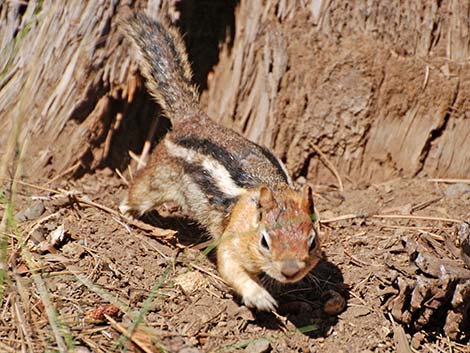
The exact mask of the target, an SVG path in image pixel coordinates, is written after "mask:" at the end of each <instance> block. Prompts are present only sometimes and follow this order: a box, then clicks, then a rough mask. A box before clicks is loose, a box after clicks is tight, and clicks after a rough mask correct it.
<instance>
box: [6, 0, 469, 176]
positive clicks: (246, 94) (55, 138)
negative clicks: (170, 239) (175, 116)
mask: <svg viewBox="0 0 470 353" xmlns="http://www.w3.org/2000/svg"><path fill="white" fill-rule="evenodd" d="M221 4H223V5H221ZM235 5H236V3H235V1H228V0H227V1H225V2H223V3H222V2H221V3H218V5H217V6H215V5H213V4H212V5H211V2H206V1H201V2H195V1H189V0H186V1H178V2H176V3H173V2H171V3H170V2H167V1H162V2H160V1H156V2H151V3H148V4H147V3H146V2H145V1H143V0H142V1H135V2H131V1H114V2H93V1H89V2H86V1H80V2H76V1H66V2H53V1H44V2H38V1H30V2H28V3H27V4H26V5H24V4H20V3H12V2H7V3H3V4H2V5H0V21H1V22H0V25H1V28H2V33H4V35H3V36H2V38H0V46H1V48H2V49H1V56H2V60H0V65H1V67H0V70H1V71H0V72H1V74H0V126H1V131H2V133H1V134H0V147H1V148H2V150H4V151H6V153H5V154H4V157H5V156H10V157H12V156H14V155H15V149H16V148H17V147H11V146H13V144H12V142H11V141H14V140H15V138H16V137H15V136H17V135H18V138H19V141H20V144H19V145H20V146H22V145H23V144H22V142H21V141H29V143H28V146H29V147H28V152H27V153H26V154H25V160H24V165H25V166H26V168H25V173H26V174H27V175H28V176H34V177H41V176H42V177H51V176H53V175H57V174H60V173H62V172H64V171H66V170H68V169H69V168H70V167H71V166H74V165H77V162H80V167H77V168H76V170H74V171H75V172H76V173H78V174H80V173H83V172H86V171H93V170H94V169H96V168H101V167H105V166H110V167H112V168H119V169H121V170H122V169H125V167H126V166H127V164H128V163H129V157H128V151H129V150H131V151H134V152H135V153H139V151H140V149H141V147H142V144H143V142H144V140H145V139H146V138H147V137H148V136H147V131H148V130H149V126H150V123H151V121H152V119H154V118H155V117H157V116H158V115H159V111H158V107H157V106H156V105H155V104H154V103H153V102H152V100H151V99H150V98H149V96H148V95H147V93H146V91H145V88H144V86H143V82H142V79H141V78H140V75H139V74H138V70H137V69H136V64H135V63H134V61H133V56H132V52H130V51H129V47H128V43H127V42H126V41H124V40H123V39H122V35H121V33H120V32H119V30H118V22H117V20H118V18H119V17H120V16H125V14H126V13H127V12H129V11H147V12H148V13H150V14H151V15H153V16H157V14H158V13H160V14H164V15H166V16H168V17H170V19H171V20H172V21H173V22H175V23H176V24H177V25H179V26H180V28H182V29H183V30H184V31H185V32H187V36H186V37H185V38H186V42H187V44H188V49H189V52H190V59H191V61H192V62H193V64H194V69H195V73H196V75H195V77H196V79H197V82H198V84H199V85H200V87H201V88H202V89H204V88H205V87H206V85H207V87H208V89H207V90H205V91H204V92H203V96H202V102H203V104H204V105H205V106H206V108H207V111H208V112H209V114H210V115H211V116H212V117H213V118H214V119H216V120H218V121H220V122H222V123H223V124H225V125H228V126H232V127H234V128H235V129H237V130H239V131H240V132H242V133H243V134H245V135H246V136H247V137H249V138H251V139H252V140H254V141H257V142H259V143H261V144H264V145H266V146H268V147H271V148H273V149H274V150H275V151H276V152H277V153H278V154H279V155H280V156H281V157H282V158H283V159H284V160H285V161H286V163H287V166H288V168H289V170H290V171H291V172H292V173H293V175H294V176H295V177H300V176H303V177H306V178H307V179H315V180H321V182H322V183H323V182H325V183H326V182H329V181H330V179H331V180H333V176H332V175H331V173H330V172H329V171H328V170H327V169H326V168H324V166H323V164H322V162H321V161H320V159H319V158H317V154H316V152H315V149H314V148H313V147H312V144H314V145H315V146H318V147H319V148H320V149H321V150H322V151H323V152H324V153H325V154H326V156H327V157H328V158H329V160H330V161H331V162H332V163H333V164H334V165H335V166H336V168H337V169H338V171H339V173H340V175H341V176H342V177H344V178H346V177H349V178H351V180H366V181H381V180H386V179H390V178H393V177H396V176H403V177H412V176H416V175H418V176H432V177H455V178H466V177H468V175H470V145H469V144H468V143H466V142H467V140H468V138H469V137H470V117H469V116H468V111H470V109H469V108H470V103H469V99H468V97H469V90H470V83H469V82H470V80H469V75H470V74H469V70H468V69H469V64H468V57H469V50H470V49H469V41H470V37H469V26H468V21H469V15H468V14H469V10H470V5H469V4H468V3H466V2H461V1H458V0H444V1H437V0H434V1H431V0H430V1H426V2H421V3H416V2H414V1H405V2H396V3H389V2H387V3H386V2H379V1H377V2H370V1H365V0H362V1H356V2H354V3H344V2H342V1H335V0H330V1H326V0H312V1H310V2H294V1H291V2H288V1H285V0H266V1H263V2H258V1H245V0H242V1H240V2H239V3H238V5H237V6H236V7H235ZM204 6H206V7H205V8H203V7H204ZM207 9H212V10H213V11H212V12H209V13H210V15H207V16H209V18H210V19H211V20H207V18H204V16H206V15H204V14H206V13H208V12H207V11H206V10H207ZM219 48H221V50H220V52H219ZM217 58H218V61H217ZM208 73H209V75H207V74H208ZM206 78H207V79H206ZM159 123H161V124H159V126H158V129H157V131H158V132H157V135H158V136H161V134H163V133H164V132H165V131H166V129H167V128H168V126H167V125H166V124H165V123H164V121H163V120H159ZM12 136H13V137H12ZM158 136H157V138H158ZM157 138H155V137H154V140H155V139H157ZM8 146H10V147H8ZM4 159H5V158H4ZM6 165H7V164H6V163H3V164H2V168H3V169H2V170H3V172H2V174H3V175H4V174H5V173H6Z"/></svg>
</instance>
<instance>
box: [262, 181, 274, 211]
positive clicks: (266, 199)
mask: <svg viewBox="0 0 470 353" xmlns="http://www.w3.org/2000/svg"><path fill="white" fill-rule="evenodd" d="M274 205H275V201H274V196H273V193H272V191H271V190H269V188H267V187H266V186H262V187H261V188H260V189H259V207H260V208H264V209H266V208H273V207H274Z"/></svg>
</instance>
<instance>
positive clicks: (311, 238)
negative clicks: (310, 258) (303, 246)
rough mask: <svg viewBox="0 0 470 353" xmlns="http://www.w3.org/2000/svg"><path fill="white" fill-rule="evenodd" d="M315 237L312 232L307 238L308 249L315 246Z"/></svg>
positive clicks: (312, 248)
mask: <svg viewBox="0 0 470 353" xmlns="http://www.w3.org/2000/svg"><path fill="white" fill-rule="evenodd" d="M315 238H316V237H315V234H313V235H312V236H311V237H310V239H309V240H308V251H313V250H314V249H315V248H316V246H317V242H316V239H315Z"/></svg>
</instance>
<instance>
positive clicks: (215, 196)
mask: <svg viewBox="0 0 470 353" xmlns="http://www.w3.org/2000/svg"><path fill="white" fill-rule="evenodd" d="M180 163H181V164H182V165H183V168H184V171H185V173H186V174H187V175H189V176H190V177H191V179H192V180H193V181H194V182H195V183H196V184H197V185H199V187H200V188H201V190H202V192H203V193H204V194H205V195H206V196H207V198H208V199H209V202H210V203H211V204H213V205H217V206H222V207H223V208H224V209H226V208H227V207H229V206H230V205H231V204H233V203H234V202H235V201H236V198H234V197H231V196H228V195H226V194H225V193H224V192H223V191H222V190H220V189H219V188H218V187H217V185H216V184H215V181H214V178H213V177H212V176H211V175H210V173H209V172H208V171H207V170H205V169H204V168H203V167H201V166H199V165H196V164H192V163H188V162H186V161H184V160H183V159H180Z"/></svg>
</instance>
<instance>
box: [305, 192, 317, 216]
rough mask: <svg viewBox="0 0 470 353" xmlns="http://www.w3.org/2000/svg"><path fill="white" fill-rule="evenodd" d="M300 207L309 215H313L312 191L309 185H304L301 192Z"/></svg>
mask: <svg viewBox="0 0 470 353" xmlns="http://www.w3.org/2000/svg"><path fill="white" fill-rule="evenodd" d="M302 206H303V207H305V208H306V209H307V210H308V212H309V214H311V215H313V214H314V213H315V205H314V203H313V191H312V188H311V187H310V185H305V186H304V188H303V190H302Z"/></svg>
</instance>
